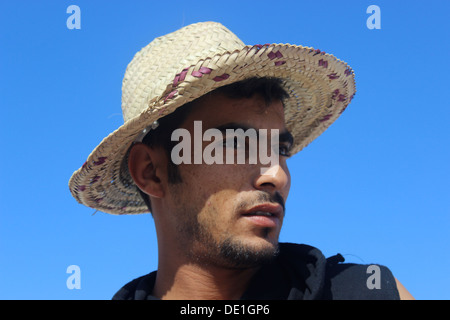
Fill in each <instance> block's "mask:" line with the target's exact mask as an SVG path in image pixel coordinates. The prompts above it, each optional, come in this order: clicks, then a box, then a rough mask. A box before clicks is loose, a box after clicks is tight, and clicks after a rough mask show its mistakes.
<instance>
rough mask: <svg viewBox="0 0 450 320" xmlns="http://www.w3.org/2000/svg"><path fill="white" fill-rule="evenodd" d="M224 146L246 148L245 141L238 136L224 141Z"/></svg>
mask: <svg viewBox="0 0 450 320" xmlns="http://www.w3.org/2000/svg"><path fill="white" fill-rule="evenodd" d="M223 146H224V147H226V148H234V149H239V148H244V147H245V141H241V139H238V138H230V139H226V140H224V141H223Z"/></svg>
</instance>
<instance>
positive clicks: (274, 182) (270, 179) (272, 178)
mask: <svg viewBox="0 0 450 320" xmlns="http://www.w3.org/2000/svg"><path fill="white" fill-rule="evenodd" d="M288 183H289V173H288V172H287V169H286V170H285V169H283V168H282V167H281V166H280V165H279V164H276V165H273V166H271V167H270V168H268V169H267V170H265V172H264V173H261V174H260V175H258V177H257V178H256V180H255V182H254V187H255V188H256V189H258V190H264V191H268V192H271V193H272V192H274V191H280V192H281V191H283V190H284V188H285V187H286V186H287V185H288Z"/></svg>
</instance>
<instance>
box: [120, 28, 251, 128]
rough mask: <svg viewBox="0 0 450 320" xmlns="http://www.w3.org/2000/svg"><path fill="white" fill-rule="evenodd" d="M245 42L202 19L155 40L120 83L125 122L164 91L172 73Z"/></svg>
mask: <svg viewBox="0 0 450 320" xmlns="http://www.w3.org/2000/svg"><path fill="white" fill-rule="evenodd" d="M244 46H245V44H244V43H243V42H242V41H241V40H240V39H239V38H238V37H237V36H236V35H235V34H234V33H232V32H231V31H230V30H228V29H227V28H226V27H224V26H223V25H222V24H220V23H217V22H201V23H196V24H192V25H189V26H186V27H184V28H181V29H179V30H177V31H175V32H172V33H169V34H167V35H165V36H162V37H159V38H156V39H154V40H153V41H152V42H150V43H149V44H148V45H147V46H145V47H144V48H142V49H141V50H140V51H139V52H138V53H136V55H135V56H134V58H133V60H132V61H131V62H130V64H129V65H128V67H127V69H126V72H125V76H124V79H123V82H122V112H123V117H124V121H125V122H126V121H128V120H130V119H132V118H134V117H136V116H138V115H139V114H140V113H142V112H143V111H145V110H146V109H147V108H148V106H149V102H150V100H152V99H153V98H155V97H159V96H161V95H162V94H163V92H164V90H165V89H166V88H167V86H168V85H169V84H170V83H171V82H172V81H173V79H174V77H175V75H176V74H177V73H179V72H180V71H181V70H182V69H183V68H187V67H189V66H191V65H194V64H196V63H197V62H198V61H199V60H200V59H204V58H205V57H213V56H214V55H216V54H223V53H225V52H232V51H234V50H240V49H242V48H243V47H244Z"/></svg>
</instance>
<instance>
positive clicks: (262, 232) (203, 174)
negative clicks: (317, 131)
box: [167, 94, 290, 268]
mask: <svg viewBox="0 0 450 320" xmlns="http://www.w3.org/2000/svg"><path fill="white" fill-rule="evenodd" d="M194 121H201V124H202V130H203V131H205V130H207V129H210V128H221V129H224V128H226V127H227V126H228V125H229V124H232V125H231V127H232V128H236V127H242V128H243V129H244V131H245V130H246V129H247V128H254V129H255V130H256V131H257V132H258V131H259V129H267V132H268V137H267V139H266V141H267V143H268V150H270V142H271V139H270V137H271V133H272V132H273V131H271V129H278V131H279V133H280V135H282V134H283V133H284V134H285V135H286V133H287V131H286V128H285V120H284V111H283V105H282V103H281V101H274V102H272V103H271V104H269V105H267V104H266V103H265V101H264V100H263V99H262V98H261V97H259V96H257V95H255V96H254V97H252V98H250V99H230V98H227V97H225V96H223V95H219V94H214V95H207V96H205V97H203V98H201V99H199V101H198V103H196V105H195V106H194V107H193V108H192V111H191V113H190V114H189V115H188V117H187V118H186V119H185V121H184V122H183V124H182V126H181V127H182V128H185V129H187V130H188V131H189V132H190V135H191V137H192V139H191V144H192V147H191V150H194V146H193V145H194V141H193V140H194ZM224 133H225V131H224ZM288 135H289V134H288ZM225 137H226V136H225V134H224V140H225ZM209 144H211V141H203V142H202V146H203V149H204V148H205V147H206V146H208V145H209ZM280 146H281V148H280V149H281V152H280V153H281V154H280V156H279V159H278V164H276V165H274V166H272V168H270V169H269V170H268V172H266V173H265V174H261V168H262V167H268V166H269V165H267V164H265V165H262V164H261V163H260V161H259V158H258V162H257V164H249V163H248V161H246V163H245V164H237V163H236V161H235V162H234V163H231V164H229V163H227V162H225V163H224V164H217V163H213V164H205V163H204V162H203V163H202V164H185V163H182V164H180V165H179V166H178V170H179V174H180V176H181V179H182V182H180V183H177V184H169V190H168V195H167V196H168V198H167V203H169V205H170V212H171V213H172V214H173V220H172V221H173V222H172V223H173V224H174V226H173V230H175V239H176V240H175V241H177V243H178V244H179V245H180V246H181V247H182V248H183V252H186V254H187V255H188V256H189V258H190V259H193V260H194V261H196V262H200V263H203V264H212V265H216V266H221V267H228V268H247V267H252V266H256V265H259V264H261V263H262V262H264V261H266V260H269V259H271V258H273V257H274V256H275V254H276V252H277V248H278V236H279V233H280V230H281V226H282V223H283V218H284V213H285V212H284V203H285V201H286V199H287V196H288V193H289V188H290V175H289V171H288V168H287V165H286V158H287V157H286V154H285V151H286V149H288V148H289V146H288V143H287V142H283V141H281V142H280ZM227 148H230V147H229V146H223V153H224V154H225V153H226V149H227ZM277 151H278V150H277ZM235 152H237V151H236V150H235ZM193 157H194V156H193ZM192 163H193V162H192Z"/></svg>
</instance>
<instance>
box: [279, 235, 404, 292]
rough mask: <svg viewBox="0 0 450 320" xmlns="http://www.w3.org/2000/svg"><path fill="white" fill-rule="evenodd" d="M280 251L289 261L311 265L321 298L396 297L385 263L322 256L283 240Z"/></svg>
mask: <svg viewBox="0 0 450 320" xmlns="http://www.w3.org/2000/svg"><path fill="white" fill-rule="evenodd" d="M280 250H281V251H280V252H283V253H284V254H285V255H287V256H288V257H289V259H290V260H291V259H293V260H294V261H295V260H303V261H304V262H305V263H307V264H308V263H309V264H311V265H314V269H312V268H308V269H309V270H310V271H311V272H314V273H315V274H316V277H315V278H314V280H315V282H316V285H318V286H320V287H322V290H321V291H322V299H326V300H355V299H359V300H361V299H362V300H372V299H374V300H376V299H381V300H398V299H399V292H398V289H397V284H396V281H395V278H394V276H393V274H392V272H391V270H390V269H389V268H388V267H386V266H383V265H380V264H356V263H345V259H344V257H343V256H342V255H341V254H336V255H334V256H331V257H328V258H325V256H324V255H323V254H322V252H321V251H320V250H319V249H318V248H315V247H312V246H309V245H305V244H293V243H283V244H281V246H280ZM291 261H292V260H291ZM319 283H320V284H319Z"/></svg>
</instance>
